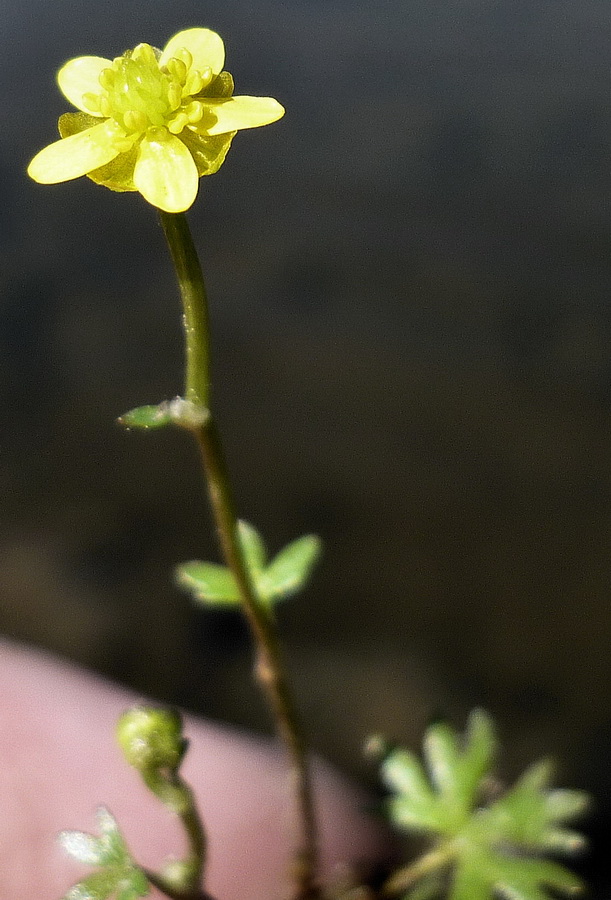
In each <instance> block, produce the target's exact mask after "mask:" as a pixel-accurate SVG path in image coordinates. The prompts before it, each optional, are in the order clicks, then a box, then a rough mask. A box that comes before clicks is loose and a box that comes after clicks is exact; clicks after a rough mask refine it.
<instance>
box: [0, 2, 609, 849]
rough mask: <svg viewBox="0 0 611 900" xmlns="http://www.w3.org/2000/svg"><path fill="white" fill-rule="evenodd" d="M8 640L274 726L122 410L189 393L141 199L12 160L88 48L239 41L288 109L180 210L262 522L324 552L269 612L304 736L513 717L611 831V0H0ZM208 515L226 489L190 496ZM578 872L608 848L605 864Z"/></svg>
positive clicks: (221, 409)
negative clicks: (38, 173)
mask: <svg viewBox="0 0 611 900" xmlns="http://www.w3.org/2000/svg"><path fill="white" fill-rule="evenodd" d="M0 20H1V22H2V27H1V28H0V50H1V53H0V74H1V77H2V84H3V86H4V90H3V100H2V106H1V107H0V117H1V119H2V128H1V130H0V184H1V187H2V193H1V196H2V203H1V204H0V248H1V253H2V266H1V267H0V373H1V374H0V382H1V383H0V411H1V417H2V436H1V438H0V485H1V488H2V516H1V527H2V543H1V549H0V629H1V630H2V631H3V632H4V633H5V634H7V635H9V636H13V637H15V638H18V639H22V640H25V641H29V642H33V643H35V644H38V645H42V646H44V647H47V648H50V649H52V650H54V651H57V652H59V653H61V654H63V655H65V656H67V657H69V658H72V659H74V660H77V661H79V662H81V663H84V664H86V665H88V666H90V667H92V668H94V669H96V670H97V671H100V672H103V673H105V674H107V675H109V676H111V677H113V678H115V679H117V680H119V681H122V682H124V683H126V684H129V685H131V686H132V687H134V688H136V689H138V690H140V691H144V692H147V693H150V694H153V695H156V696H157V697H160V698H162V699H165V700H168V701H172V702H176V703H180V704H182V705H184V706H187V707H189V708H191V709H194V710H197V711H199V712H201V713H204V714H206V715H209V716H213V717H216V718H222V719H224V720H228V721H232V722H239V723H241V724H243V725H247V726H250V727H255V728H267V727H268V720H267V716H266V713H265V711H264V709H263V708H262V706H261V704H260V702H259V700H258V698H257V696H256V693H255V691H254V689H253V688H251V687H250V685H249V682H248V676H249V668H250V654H249V644H248V638H247V636H246V634H245V632H244V629H243V628H242V627H241V625H240V623H239V622H238V621H236V620H235V619H234V618H233V617H232V616H223V615H219V614H216V613H207V612H202V611H199V610H196V609H194V608H193V607H192V606H191V605H190V602H189V600H188V598H186V597H185V596H183V595H182V594H180V593H179V592H178V591H177V590H176V589H175V588H174V587H173V585H172V579H171V574H170V572H171V569H172V566H173V565H174V564H175V563H176V562H178V561H180V560H184V559H188V558H193V557H202V558H216V554H217V551H216V548H215V545H214V540H213V535H212V532H211V529H210V520H209V516H208V513H207V510H206V509H205V507H202V502H203V492H202V488H201V485H200V482H199V478H198V473H197V469H196V465H195V463H196V457H195V453H194V451H193V449H192V448H191V446H190V445H189V442H188V440H187V439H186V437H184V436H183V435H181V434H180V433H177V432H172V431H167V432H156V433H154V434H144V435H142V434H135V433H131V434H127V433H124V432H123V431H121V430H120V429H119V428H118V426H116V425H115V424H114V419H115V417H116V416H117V415H118V414H120V413H122V412H123V411H125V410H126V409H129V408H131V407H133V406H135V405H138V404H140V403H153V402H157V401H159V400H162V399H165V398H167V397H171V396H174V395H175V394H176V393H178V392H179V391H180V390H181V366H182V362H181V338H180V331H179V308H178V300H177V294H176V289H175V286H174V281H173V274H172V270H171V268H170V264H169V261H168V258H167V254H166V250H165V247H164V243H163V237H162V233H161V230H160V227H159V225H158V223H157V220H156V217H155V215H154V213H153V210H152V209H151V208H149V207H147V206H146V204H145V203H144V201H142V199H141V198H140V197H139V196H138V195H135V194H128V195H115V194H112V193H111V192H109V191H105V190H103V189H101V188H99V187H97V186H95V185H93V184H92V183H91V182H89V181H87V180H86V179H81V180H79V181H77V182H73V183H70V184H65V185H60V186H56V187H40V186H38V185H35V184H33V183H30V182H29V181H28V180H27V178H26V176H25V175H24V169H25V166H26V164H27V162H28V160H29V158H30V157H31V156H32V155H33V153H34V152H35V151H36V150H38V149H39V148H40V147H41V146H43V145H45V144H47V143H49V142H50V141H51V140H52V139H54V135H55V122H56V119H57V117H58V115H59V114H61V113H62V112H63V111H65V110H66V108H67V105H66V103H65V101H64V100H63V99H62V97H61V96H60V94H59V92H58V90H57V88H56V86H55V83H54V79H53V74H54V72H55V71H56V69H57V68H58V67H59V66H60V65H61V64H62V63H63V62H65V61H66V60H67V59H69V58H70V57H73V56H78V55H82V54H94V55H102V56H114V55H116V54H118V53H120V52H122V51H123V50H124V49H125V48H127V47H129V46H133V45H135V44H136V43H138V42H139V41H141V40H146V41H148V42H150V43H153V44H155V45H157V46H162V45H163V44H164V43H165V41H166V39H167V38H168V37H169V36H171V35H172V34H174V33H175V32H176V31H178V30H180V29H181V28H183V27H190V26H193V25H205V26H208V27H211V28H213V29H215V30H217V31H218V32H219V33H220V34H221V35H222V36H223V38H224V40H225V43H226V47H227V55H228V59H227V68H228V69H229V70H230V71H231V72H232V73H233V74H234V76H235V78H236V84H237V93H246V94H262V95H268V94H269V95H272V96H276V97H278V99H280V100H281V101H282V102H283V103H284V104H285V106H286V107H287V115H286V117H285V119H284V120H282V122H280V123H278V124H277V125H274V126H271V127H269V128H266V129H262V130H261V131H258V132H254V131H253V132H244V133H241V134H240V135H238V137H237V138H236V140H235V142H234V145H233V149H232V151H231V153H230V155H229V157H228V160H227V162H226V164H225V165H224V167H223V169H222V170H221V172H220V173H219V174H218V175H217V176H216V177H214V178H210V179H204V180H203V181H202V182H201V188H200V198H199V201H198V203H197V205H196V207H195V208H194V210H193V212H192V214H191V216H190V218H191V223H192V226H193V229H194V234H195V236H196V241H197V243H198V245H199V246H200V248H201V252H202V256H203V260H204V263H205V268H206V271H207V277H208V285H209V291H210V294H211V297H212V316H213V326H214V334H215V341H216V348H215V385H214V387H215V394H216V403H217V411H218V415H219V418H220V421H221V425H222V427H223V430H224V433H225V439H226V444H227V451H228V455H229V458H230V462H231V466H232V468H233V470H234V473H235V484H236V491H237V495H238V498H239V508H240V512H241V514H242V516H243V517H244V518H247V519H249V520H250V521H252V522H254V523H256V524H257V526H258V527H259V528H260V529H261V530H262V531H263V533H264V534H265V536H266V538H267V540H268V543H269V546H270V549H272V550H275V549H277V548H278V547H279V546H281V545H282V544H284V543H286V542H287V541H288V540H290V539H291V538H293V537H295V536H297V535H299V534H302V533H304V532H307V531H316V532H318V533H320V534H321V535H322V536H323V538H324V539H325V542H326V546H327V552H326V556H325V559H324V563H323V565H322V567H321V569H320V570H319V572H318V574H317V576H316V579H315V581H314V583H313V584H312V586H311V588H310V589H309V590H308V592H307V595H305V596H303V597H302V598H298V599H297V600H294V601H292V602H290V603H288V604H287V605H286V606H285V607H284V608H283V609H282V611H281V613H280V619H281V626H282V630H283V634H284V636H285V639H286V643H287V645H288V648H289V649H290V653H291V655H292V657H293V671H294V682H295V687H296V690H297V693H298V695H299V697H300V701H301V707H302V710H303V716H304V719H305V720H306V723H307V725H308V727H309V729H310V731H311V733H312V735H313V743H314V746H315V747H316V748H317V749H318V750H319V751H321V752H323V753H326V754H327V755H328V756H331V757H332V758H333V759H334V760H336V761H337V762H339V763H340V764H341V765H343V766H345V767H348V768H351V769H352V771H354V772H357V773H361V774H363V773H364V772H366V771H367V770H366V766H365V764H364V763H362V761H361V756H360V752H361V751H360V748H361V744H362V740H363V738H364V736H365V735H367V734H368V733H370V732H372V731H383V732H385V733H386V734H387V735H389V736H392V737H394V738H397V739H401V740H404V741H407V742H408V743H409V744H410V745H412V746H414V745H415V744H416V742H417V741H418V739H419V735H420V733H421V730H422V728H423V726H424V725H425V724H426V722H427V720H428V719H429V717H430V716H432V715H435V714H438V713H442V714H447V715H449V716H451V717H452V718H453V721H455V722H456V723H457V724H459V723H461V722H462V721H463V718H464V715H465V712H466V710H467V709H469V708H471V707H472V706H473V705H476V704H479V705H483V706H485V707H487V708H488V709H489V710H490V711H491V712H492V713H493V714H494V715H495V716H496V717H497V719H498V722H499V727H500V731H501V735H502V737H503V738H504V741H505V744H506V746H507V750H506V754H505V764H504V772H505V774H506V775H508V776H509V777H511V776H514V775H515V774H516V773H517V772H518V770H519V767H520V766H522V765H524V764H525V763H526V762H528V761H530V759H531V758H532V757H533V756H536V755H540V754H542V753H552V754H554V755H555V756H557V758H558V759H559V760H560V761H561V768H560V778H561V780H562V781H563V782H565V783H567V782H569V781H570V782H572V783H574V784H575V785H579V786H582V787H586V788H589V789H592V790H594V791H596V793H597V795H598V798H599V802H598V810H599V819H598V820H597V822H598V825H597V826H594V827H599V828H601V829H604V828H605V823H606V821H607V819H606V818H605V817H608V814H609V796H610V788H611V784H610V782H611V776H610V774H609V772H610V771H611V769H610V766H609V749H610V746H611V706H610V702H609V687H610V680H611V679H610V671H609V646H610V637H611V614H610V603H609V596H610V589H611V552H610V549H611V430H610V428H609V422H610V420H611V303H610V296H609V294H610V290H609V289H610V286H611V263H610V259H611V253H610V251H611V71H610V68H609V57H610V50H611V7H610V6H609V3H608V0H579V2H575V0H529V2H525V0H454V2H450V0H446V2H426V0H379V2H376V3H370V2H364V0H353V2H349V0H325V2H317V0H283V2H279V0H262V2H254V3H253V2H246V0H234V2H227V0H225V2H222V3H221V2H218V0H209V2H207V3H198V2H193V0H174V2H172V3H170V2H162V0H149V2H148V3H146V4H144V3H142V2H140V0H123V2H122V3H116V4H114V3H102V4H101V3H94V2H93V0H82V2H80V3H75V2H73V0H55V2H53V3H52V4H50V3H47V2H44V0H19V2H17V0H4V4H3V11H2V13H0ZM202 510H204V511H203V512H202ZM591 865H593V864H591Z"/></svg>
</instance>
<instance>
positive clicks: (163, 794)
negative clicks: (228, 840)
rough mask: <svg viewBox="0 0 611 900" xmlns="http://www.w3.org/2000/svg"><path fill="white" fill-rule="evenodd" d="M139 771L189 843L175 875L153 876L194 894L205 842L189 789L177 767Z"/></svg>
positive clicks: (202, 863) (196, 889)
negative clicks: (176, 817)
mask: <svg viewBox="0 0 611 900" xmlns="http://www.w3.org/2000/svg"><path fill="white" fill-rule="evenodd" d="M141 775H142V778H143V779H144V782H145V784H146V786H147V787H148V788H149V790H151V791H152V792H153V793H154V794H155V796H156V797H158V798H159V800H161V802H162V803H163V804H164V805H165V806H166V807H167V808H168V809H169V810H170V811H171V812H173V813H174V815H176V816H178V817H179V819H180V821H181V822H182V826H183V828H184V830H185V834H186V836H187V840H188V844H189V852H188V854H187V856H186V857H185V858H184V859H182V860H180V861H179V862H178V864H177V866H178V868H177V871H178V872H179V876H178V875H175V877H174V879H173V881H171V882H170V879H169V878H167V877H166V876H165V875H163V874H158V875H156V876H155V877H156V878H157V880H158V881H159V882H161V881H163V882H164V883H165V884H166V887H167V886H168V885H170V883H171V885H172V886H173V887H174V889H175V890H178V891H179V892H180V891H182V892H183V893H184V894H185V895H187V896H189V897H190V896H191V894H193V893H194V892H195V893H196V894H197V892H198V891H199V885H200V883H201V881H202V876H203V873H204V867H205V864H206V849H207V846H206V844H207V842H206V835H205V832H204V828H203V825H202V821H201V818H200V815H199V812H198V809H197V804H196V802H195V797H194V796H193V791H192V790H191V788H190V787H189V785H188V784H187V783H186V782H185V781H184V780H183V779H182V777H181V776H180V775H179V773H178V771H172V772H165V771H159V770H155V769H152V770H148V771H147V770H141ZM175 869H176V867H175ZM166 893H167V890H166Z"/></svg>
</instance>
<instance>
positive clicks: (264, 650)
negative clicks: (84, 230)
mask: <svg viewBox="0 0 611 900" xmlns="http://www.w3.org/2000/svg"><path fill="white" fill-rule="evenodd" d="M160 218H161V223H162V226H163V229H164V232H165V236H166V240H167V243H168V247H169V250H170V255H171V257H172V261H173V263H174V267H175V270H176V276H177V279H178V285H179V289H180V295H181V300H182V305H183V324H184V334H185V355H186V376H185V399H186V400H187V401H189V402H191V403H192V404H194V405H195V406H199V407H200V408H206V409H207V413H208V414H207V416H202V417H201V421H199V422H197V421H194V422H193V424H192V425H187V426H186V427H188V429H189V430H190V431H191V432H192V434H193V436H194V438H195V440H196V442H197V444H198V447H199V450H200V453H201V459H202V466H203V471H204V477H205V480H206V483H207V487H208V493H209V496H210V503H211V507H212V512H213V515H214V519H215V524H216V529H217V532H218V539H219V544H220V547H221V551H222V554H223V557H224V559H225V562H226V564H227V566H228V567H229V568H230V570H231V572H232V573H233V576H234V578H235V580H236V583H237V585H238V588H239V592H240V599H241V603H242V609H243V612H244V615H245V617H246V619H247V621H248V624H249V626H250V630H251V633H252V636H253V640H254V644H255V653H256V659H255V668H254V672H255V678H256V680H257V681H258V683H259V686H260V687H261V690H262V691H263V693H264V695H265V697H266V699H267V702H268V705H269V707H270V709H271V711H272V714H273V717H274V720H275V724H276V730H277V733H278V736H279V738H280V740H281V741H282V743H283V745H284V747H285V749H286V752H287V755H288V758H289V760H290V766H291V780H292V787H293V792H294V801H295V807H296V812H297V818H298V824H299V831H300V834H299V839H298V849H297V852H296V857H295V865H294V870H293V877H294V880H295V886H296V892H295V900H307V898H313V897H315V896H318V888H317V885H316V864H317V837H316V817H315V811H314V801H313V794H312V786H311V779H310V773H309V769H308V764H307V758H306V749H305V745H304V741H303V737H302V734H301V729H300V726H299V723H298V719H297V715H296V711H295V708H294V704H293V700H292V696H291V693H290V690H289V686H288V680H287V675H286V671H285V666H284V663H283V660H282V651H281V647H280V642H279V640H278V636H277V633H276V629H275V624H274V621H273V618H272V615H271V614H270V612H269V611H268V609H267V608H266V607H265V606H264V605H263V604H262V603H261V602H260V601H259V598H258V597H257V593H256V590H255V587H254V585H253V583H252V579H251V576H250V573H249V571H248V567H247V564H246V561H245V559H244V554H243V551H242V548H241V545H240V541H239V537H238V520H237V516H236V511H235V502H234V498H233V491H232V488H231V482H230V478H229V472H228V469H227V464H226V461H225V455H224V452H223V446H222V442H221V436H220V432H219V429H218V426H217V424H216V421H215V419H214V416H213V414H212V411H211V408H210V407H211V403H210V401H211V398H210V336H209V319H208V301H207V296H206V289H205V283H204V279H203V275H202V269H201V265H200V262H199V258H198V255H197V251H196V249H195V246H194V244H193V239H192V237H191V233H190V230H189V226H188V223H187V220H186V217H185V215H184V214H181V213H178V214H172V213H167V212H163V211H160Z"/></svg>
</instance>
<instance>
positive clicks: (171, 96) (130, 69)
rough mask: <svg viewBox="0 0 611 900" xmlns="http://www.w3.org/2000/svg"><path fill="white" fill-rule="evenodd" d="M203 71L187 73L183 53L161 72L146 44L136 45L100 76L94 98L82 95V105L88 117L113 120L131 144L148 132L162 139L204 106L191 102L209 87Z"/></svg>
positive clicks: (188, 61) (189, 63)
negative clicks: (87, 111)
mask: <svg viewBox="0 0 611 900" xmlns="http://www.w3.org/2000/svg"><path fill="white" fill-rule="evenodd" d="M212 78H213V73H212V69H211V68H210V67H209V66H206V67H205V68H204V69H201V70H200V69H195V68H194V67H193V58H192V56H191V54H190V53H189V51H188V50H185V49H182V50H178V51H177V54H176V56H174V57H172V58H171V59H169V60H168V61H167V63H166V64H165V65H163V66H160V65H159V62H158V51H157V52H156V51H155V50H154V49H153V48H152V47H151V46H150V44H138V46H137V47H135V48H134V49H133V50H128V51H127V52H126V53H124V54H123V56H118V57H117V58H116V59H114V60H113V62H112V65H111V66H109V67H108V68H106V69H103V70H102V72H101V73H100V86H101V88H102V90H101V92H100V93H99V94H93V93H91V94H85V96H84V97H83V101H84V103H85V104H86V105H87V107H88V108H89V109H91V111H92V112H95V113H98V114H101V115H102V116H104V117H106V118H109V119H114V120H115V122H116V123H117V124H118V125H119V126H120V127H121V128H122V130H123V131H124V132H125V136H126V138H131V141H133V140H134V139H136V138H138V137H139V136H140V135H141V134H142V133H143V132H145V131H147V130H148V129H149V128H152V129H155V131H154V133H155V135H156V136H157V137H158V138H159V139H162V138H163V135H164V134H166V133H167V132H166V131H165V129H167V130H168V131H170V132H171V133H172V134H180V132H181V131H182V130H183V128H186V127H187V126H188V125H194V124H196V123H197V122H199V121H200V119H201V118H202V116H203V114H204V105H203V103H202V102H201V101H199V100H194V99H193V97H194V96H195V95H197V94H199V93H200V92H201V91H202V90H203V89H204V88H205V87H207V85H208V84H210V82H211V81H212Z"/></svg>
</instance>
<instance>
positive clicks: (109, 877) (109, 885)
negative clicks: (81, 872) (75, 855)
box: [63, 869, 117, 900]
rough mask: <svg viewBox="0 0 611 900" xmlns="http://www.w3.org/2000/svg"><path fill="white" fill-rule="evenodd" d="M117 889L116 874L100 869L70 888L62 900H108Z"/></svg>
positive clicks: (112, 871)
mask: <svg viewBox="0 0 611 900" xmlns="http://www.w3.org/2000/svg"><path fill="white" fill-rule="evenodd" d="M116 887H117V873H116V871H115V870H114V869H102V870H101V871H100V872H93V873H92V874H91V875H87V877H86V878H83V880H82V881H79V882H78V884H75V885H74V886H73V887H71V888H70V890H69V891H68V893H67V894H66V895H65V896H64V898H63V900H108V898H109V897H111V896H112V895H113V894H114V892H115V890H116Z"/></svg>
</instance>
